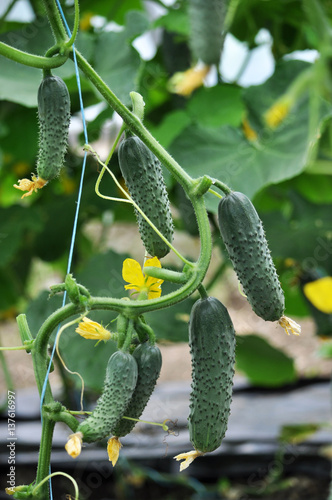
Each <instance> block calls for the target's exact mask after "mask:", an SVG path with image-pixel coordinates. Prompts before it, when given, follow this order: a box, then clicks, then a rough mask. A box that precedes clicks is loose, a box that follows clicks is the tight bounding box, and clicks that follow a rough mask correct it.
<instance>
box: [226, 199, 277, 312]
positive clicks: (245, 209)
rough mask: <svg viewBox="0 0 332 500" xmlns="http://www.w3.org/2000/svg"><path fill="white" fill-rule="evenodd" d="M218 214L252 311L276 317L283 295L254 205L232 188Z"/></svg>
mask: <svg viewBox="0 0 332 500" xmlns="http://www.w3.org/2000/svg"><path fill="white" fill-rule="evenodd" d="M218 217H219V228H220V232H221V236H222V238H223V240H224V243H225V246H226V248H227V251H228V254H229V257H230V259H231V261H232V264H233V266H234V269H235V272H236V274H237V276H238V278H239V280H240V283H241V284H242V287H243V291H244V293H245V294H246V296H247V299H248V301H249V303H250V305H251V307H252V309H253V311H254V312H255V313H256V314H257V315H258V316H260V317H261V318H263V319H264V320H265V321H277V320H278V319H280V318H281V317H282V316H283V314H284V309H285V298H284V294H283V291H282V288H281V286H280V282H279V279H278V275H277V271H276V268H275V266H274V264H273V261H272V258H271V255H270V250H269V247H268V243H267V241H266V238H265V233H264V228H263V224H262V221H261V220H260V218H259V216H258V214H257V212H256V209H255V207H254V206H253V204H252V203H251V201H250V200H249V198H247V196H245V195H244V194H242V193H238V192H233V193H231V194H228V195H226V196H224V198H223V199H222V200H221V201H220V203H219V208H218Z"/></svg>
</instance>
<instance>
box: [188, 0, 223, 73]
mask: <svg viewBox="0 0 332 500" xmlns="http://www.w3.org/2000/svg"><path fill="white" fill-rule="evenodd" d="M225 16H226V0H189V22H190V38H189V45H190V48H191V51H192V54H193V56H194V57H195V58H196V59H200V60H201V61H203V62H204V63H205V64H207V65H209V66H210V65H212V64H219V61H220V56H221V51H222V47H223V43H224V34H223V27H224V20H225Z"/></svg>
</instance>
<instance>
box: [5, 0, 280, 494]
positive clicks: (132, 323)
mask: <svg viewBox="0 0 332 500" xmlns="http://www.w3.org/2000/svg"><path fill="white" fill-rule="evenodd" d="M43 4H44V7H45V10H46V14H47V17H48V20H49V23H50V26H51V30H52V33H53V36H54V45H53V47H51V48H50V49H49V50H48V51H47V53H46V54H45V56H44V57H41V56H36V55H33V54H29V53H26V52H24V51H21V50H18V49H15V48H13V47H10V46H9V45H7V44H5V43H3V42H0V55H2V56H5V57H7V58H9V59H12V60H14V61H16V62H17V63H20V64H25V65H27V66H31V67H33V68H38V69H41V70H43V72H44V76H45V75H49V74H50V71H51V69H53V68H57V67H60V66H62V65H63V64H65V63H66V62H67V60H68V59H76V61H77V64H78V67H79V68H80V70H81V71H82V72H83V73H84V75H85V77H86V78H87V79H88V80H90V82H91V84H92V85H93V86H94V87H95V88H96V89H97V90H98V91H99V93H100V94H101V96H102V97H103V99H104V100H105V101H106V102H107V103H108V105H109V106H110V107H111V108H112V109H113V110H114V111H116V112H117V113H118V114H119V115H120V117H121V118H122V119H123V126H122V128H121V130H120V133H119V135H118V137H117V139H116V141H115V143H114V146H113V148H112V151H111V153H110V155H109V158H108V159H107V160H106V162H105V163H102V162H101V160H100V158H99V156H98V153H97V152H95V151H94V150H93V149H92V148H91V146H90V145H85V150H86V151H88V152H90V153H92V154H93V155H95V156H96V158H97V161H98V162H99V163H100V164H101V165H102V170H101V172H100V175H99V177H98V179H97V181H96V194H97V195H98V196H101V197H103V198H105V199H109V200H112V201H122V202H126V203H131V204H132V205H133V206H134V207H135V209H136V210H137V211H138V212H139V214H140V215H141V216H142V217H143V218H144V220H145V222H146V223H147V224H148V225H149V226H150V227H151V228H152V231H154V232H155V233H156V235H158V237H160V238H161V239H162V240H163V243H165V244H166V245H167V246H168V247H169V249H170V250H172V251H173V252H175V254H176V255H177V256H178V257H179V259H180V260H181V261H182V263H183V269H182V271H181V272H175V271H171V270H168V269H165V268H161V267H155V266H151V265H150V266H149V265H147V266H146V267H144V275H145V276H146V279H147V280H152V281H151V283H152V282H154V280H155V282H156V283H157V282H158V280H159V282H161V281H163V280H165V281H169V282H172V283H177V284H178V285H179V288H177V289H176V290H175V291H173V292H171V293H168V294H166V295H163V296H157V297H156V298H153V299H152V300H151V299H148V294H147V292H146V291H145V292H144V290H143V289H141V291H140V294H139V296H138V298H137V299H136V300H133V299H128V300H123V299H117V298H112V297H98V296H96V297H94V296H91V295H90V294H89V291H88V290H87V289H86V288H85V287H84V286H83V285H80V284H77V283H76V281H75V280H74V279H73V277H72V276H71V275H67V277H66V281H65V283H64V284H61V285H56V286H54V287H52V293H57V292H64V291H66V292H67V294H68V297H69V299H70V303H68V304H67V305H64V306H63V307H61V308H59V309H58V310H56V311H55V312H53V314H51V315H50V316H49V317H48V318H47V319H46V320H45V322H44V323H43V324H42V325H41V327H40V329H39V331H38V333H37V335H36V337H35V338H33V337H32V335H31V333H30V330H29V326H28V323H27V320H26V317H25V315H24V314H20V315H19V316H18V318H17V323H18V327H19V331H20V335H21V340H22V344H23V347H22V348H25V349H26V351H27V352H31V354H32V360H33V366H34V372H35V378H36V384H37V387H38V390H39V394H40V395H42V394H43V386H44V381H45V379H46V377H47V364H48V344H49V341H50V337H51V334H52V332H53V331H54V330H55V329H56V328H57V327H59V325H60V324H65V322H67V321H69V320H71V322H72V323H74V322H77V321H78V320H79V319H82V318H86V317H87V316H88V314H89V312H90V311H96V310H99V311H101V310H108V311H114V312H116V313H118V315H119V316H118V322H117V334H116V335H117V339H118V348H119V351H118V352H122V354H121V356H122V358H128V357H129V358H128V359H130V360H131V359H134V357H131V354H130V353H131V352H134V353H135V352H136V351H135V349H136V348H137V345H138V344H140V345H142V344H143V345H145V343H148V344H149V345H150V346H153V345H154V341H155V339H154V334H153V332H152V330H151V328H150V327H149V325H147V324H146V323H145V320H144V314H146V313H148V312H152V311H157V310H159V309H161V308H167V307H171V306H173V305H174V304H177V303H178V302H180V301H183V300H184V299H186V298H187V297H189V296H190V295H192V294H193V293H194V292H195V291H196V290H197V291H199V293H200V294H201V296H202V299H201V300H202V301H203V304H206V302H205V301H206V300H207V297H208V296H207V292H206V290H205V289H204V288H203V286H202V281H203V279H204V277H205V275H206V272H207V270H208V267H209V263H210V259H211V252H212V239H211V230H210V223H209V218H208V214H207V211H206V208H205V203H204V194H205V193H206V192H208V191H210V192H211V193H213V194H214V195H216V196H217V197H218V198H222V199H223V198H224V197H227V196H228V195H230V193H231V189H230V188H229V187H228V186H227V185H225V184H224V183H223V182H222V181H221V180H218V179H213V178H210V177H209V176H207V175H204V176H202V177H199V178H192V177H191V176H190V175H189V174H188V173H187V172H186V171H185V170H184V169H183V168H182V167H181V166H180V165H179V164H178V163H177V161H176V160H175V159H174V158H172V156H171V155H170V154H169V153H168V152H167V151H166V150H165V149H164V148H163V147H162V146H161V145H160V144H159V143H158V142H157V140H156V139H155V138H154V137H153V136H152V135H151V133H150V132H149V131H148V130H147V128H146V127H145V126H144V124H143V115H144V103H143V101H142V98H141V97H140V96H139V95H138V94H136V93H132V94H131V97H132V101H133V111H131V110H130V109H129V108H128V107H126V106H125V105H124V104H123V103H122V102H121V101H120V100H119V99H118V98H117V96H116V95H115V94H114V93H113V92H112V90H111V89H110V88H109V86H108V85H107V84H106V83H105V82H104V81H103V80H102V78H101V77H100V75H99V74H98V73H97V72H96V70H95V69H94V68H93V67H92V66H91V65H90V64H89V62H88V61H87V60H86V59H85V58H84V57H83V55H82V54H81V53H80V52H79V51H78V50H77V49H76V47H75V39H76V36H77V32H78V26H79V2H78V0H75V18H74V28H73V31H72V34H71V35H70V36H69V35H68V34H67V32H66V27H65V25H64V23H63V21H62V18H61V15H60V12H59V9H58V6H57V2H56V0H43ZM74 55H75V57H74ZM48 78H49V77H48ZM47 126H50V127H51V125H50V124H49V125H47ZM124 130H126V131H127V132H129V133H130V134H131V135H133V136H136V137H138V138H139V139H140V140H141V141H142V143H143V144H144V145H145V147H146V148H148V151H149V153H151V154H152V155H155V156H156V157H157V158H158V160H159V161H160V162H161V163H162V164H163V165H164V166H165V167H166V168H167V169H168V170H169V172H170V174H172V175H173V176H174V178H175V179H176V181H177V182H178V183H180V184H181V186H182V187H183V189H184V191H185V193H186V195H187V197H188V198H189V199H190V201H191V203H192V206H193V209H194V211H195V215H196V219H197V225H198V230H199V237H200V242H201V247H200V254H199V257H198V259H197V261H196V262H191V261H189V260H188V259H186V258H185V257H183V256H182V255H181V254H180V252H179V251H178V250H177V249H176V248H175V246H174V245H173V244H172V242H171V241H169V239H170V238H166V237H165V235H164V234H162V232H161V231H160V228H158V227H156V225H155V224H153V223H152V221H151V220H150V218H149V217H148V215H147V214H146V213H145V211H144V208H142V206H139V205H138V203H137V199H136V198H135V196H133V197H132V196H131V195H128V193H126V192H125V191H124V190H123V188H122V187H121V186H119V184H118V181H117V180H116V178H115V177H114V175H113V173H112V172H111V170H110V168H109V166H108V163H109V160H110V157H111V155H112V154H113V151H114V149H115V147H116V146H117V144H118V142H119V140H120V136H121V134H122V133H123V132H124ZM48 133H51V132H50V131H48ZM62 153H63V152H62ZM45 155H47V149H46V150H45ZM44 163H45V159H44ZM45 165H46V164H45ZM45 168H46V167H45ZM105 172H108V173H109V174H110V175H111V176H112V177H113V179H114V181H115V182H116V183H117V184H118V186H119V187H120V189H121V190H122V191H123V193H124V194H125V196H126V199H121V200H119V199H117V198H111V197H108V196H107V195H103V194H101V192H100V185H101V181H102V178H103V175H104V174H105ZM48 175H49V177H48V178H47V179H46V180H48V179H50V178H51V175H50V174H49V173H48ZM212 188H216V189H218V190H219V191H221V193H222V194H219V193H218V192H216V191H215V190H214V189H212ZM152 257H154V256H153V255H152ZM156 280H157V281H156ZM143 292H144V293H143ZM73 318H74V319H73ZM283 321H286V319H284V320H283ZM229 328H230V331H231V332H232V331H233V330H232V328H231V327H229ZM207 333H209V332H207ZM215 334H216V337H217V336H218V335H217V334H218V332H215ZM137 349H138V348H137ZM151 349H152V347H151ZM152 350H153V349H152ZM221 351H222V352H224V351H223V350H222V349H221ZM137 352H138V351H137ZM153 352H154V353H155V351H153ZM154 355H156V354H154ZM121 356H120V357H121ZM137 356H138V354H137ZM156 356H157V358H158V359H157V362H158V363H159V357H158V356H159V355H158V354H157V355H156ZM118 357H119V356H118ZM231 357H232V360H233V358H234V356H233V354H232V356H231ZM121 362H122V361H121ZM140 362H141V361H140ZM117 363H120V361H119V360H118V361H117ZM131 363H134V364H135V365H136V361H131ZM141 364H144V363H143V362H141ZM116 368H118V365H116ZM122 368H123V367H122ZM122 368H121V369H122ZM111 370H112V374H113V375H114V373H113V372H114V371H116V370H115V369H114V367H113V365H112V368H111ZM159 371H160V367H159V365H158V366H157V367H156V369H155V371H154V372H153V376H152V379H153V380H152V381H150V388H151V391H152V390H153V387H154V385H155V380H156V378H157V376H158V374H159ZM232 371H233V367H229V369H228V373H232ZM108 376H109V374H108ZM129 378H130V377H129ZM136 378H137V376H136ZM230 378H231V377H230V376H229V379H230ZM112 380H113V379H112ZM116 380H117V383H119V384H120V379H119V378H117V379H116ZM122 383H123V382H122ZM128 383H129V382H128ZM135 383H136V379H135V380H134V379H130V387H131V392H133V390H134V386H135ZM197 383H198V382H197ZM108 384H109V382H108V381H107V380H106V379H105V388H106V387H108ZM230 384H231V380H230ZM145 385H146V382H144V383H143V386H145ZM105 390H106V389H105ZM230 390H231V389H230V387H228V388H227V391H228V392H227V394H228V393H229V391H230ZM140 391H141V393H142V394H143V392H144V391H143V389H142V387H140ZM215 391H216V393H217V392H218V388H217V387H216V388H215ZM123 392H125V391H123ZM141 393H140V394H141ZM114 394H115V393H114ZM148 397H149V395H148V394H145V392H144V398H145V399H148ZM227 397H228V396H227ZM130 398H131V395H130V396H129V395H128V394H127V398H126V400H125V401H123V402H122V403H123V404H122V406H123V407H124V408H126V406H127V404H128V399H130ZM139 398H140V396H139ZM142 398H143V396H142V397H141V399H142ZM104 400H107V398H106V397H105V398H104V399H102V398H101V400H100V401H101V402H100V405H99V406H98V407H97V413H93V414H92V416H90V417H88V419H87V420H85V421H84V422H83V423H82V424H80V426H79V432H80V433H81V435H83V436H84V433H85V434H86V435H87V434H89V433H90V434H89V436H90V437H89V440H90V441H95V440H96V439H100V436H101V437H104V436H105V435H106V434H108V430H107V429H106V428H103V429H102V431H101V432H99V433H98V431H97V430H96V429H94V431H95V433H93V432H92V431H91V428H90V427H89V421H91V422H97V420H98V418H97V417H98V415H99V414H100V415H103V412H104V409H103V408H101V407H102V406H103V404H104V403H105V401H104ZM193 400H194V401H195V398H193ZM144 401H145V400H144ZM227 401H228V404H229V398H228V399H227ZM109 403H110V401H109V400H107V405H108V406H109ZM144 404H146V403H144ZM120 406H121V405H120ZM108 410H109V412H110V408H108ZM141 411H142V410H141V409H140V412H141ZM73 413H75V412H73ZM73 413H71V412H70V411H69V410H67V409H66V408H65V407H63V406H62V405H61V404H60V403H57V402H56V401H55V400H54V398H53V394H52V390H51V387H50V384H49V382H47V385H46V390H45V394H44V400H43V410H42V436H41V443H40V453H39V459H38V468H37V475H36V480H35V482H34V483H33V485H29V486H19V487H17V488H15V489H14V490H15V491H12V492H11V493H10V494H13V496H14V498H43V499H47V498H49V486H48V483H47V478H48V477H49V466H50V456H51V448H52V437H53V431H54V426H55V423H56V422H57V421H62V422H64V423H65V424H66V425H67V426H68V427H69V428H70V429H71V431H72V432H73V433H74V435H73V436H76V438H75V440H73V441H72V442H71V445H70V446H71V448H70V446H69V448H70V449H71V450H72V453H73V454H72V456H74V454H76V453H77V447H79V443H80V439H81V437H77V436H78V435H77V434H76V432H77V427H78V422H77V420H76V418H75V416H74V414H73ZM226 413H227V415H228V409H227V412H226ZM100 415H99V416H100ZM112 415H113V414H112ZM123 415H124V416H125V417H127V418H129V419H130V418H132V419H134V420H135V419H136V418H139V415H138V413H137V411H136V408H135V410H133V411H132V413H131V414H130V415H126V413H124V414H123V413H122V414H121V415H120V417H119V418H120V420H121V417H122V416H123ZM113 417H114V419H113V420H114V421H116V425H117V426H118V429H120V428H121V429H122V427H124V428H130V429H131V428H132V425H131V423H130V424H128V422H127V423H126V425H125V424H124V423H122V426H121V425H120V423H119V421H120V420H119V418H115V416H114V415H113ZM225 419H226V417H225ZM113 420H112V425H113V423H114V422H113ZM226 420H227V419H226ZM226 423H227V422H224V426H225V425H226ZM200 425H201V424H200ZM81 430H82V432H81ZM105 433H106V434H105ZM118 434H120V435H123V432H122V430H118ZM216 434H217V438H216V442H217V441H218V439H219V435H220V432H216ZM221 434H224V430H223V432H222V433H221ZM202 439H203V440H204V439H205V438H204V437H203V438H202ZM90 441H89V442H90ZM218 442H219V441H218ZM116 446H117V447H118V448H119V444H118V442H116ZM210 449H211V447H209V446H208V444H206V447H205V449H204V451H206V450H210ZM212 449H214V448H213V447H212ZM113 451H114V450H113ZM197 453H198V455H200V454H201V452H197ZM53 475H54V474H53ZM75 495H76V496H75V498H78V492H77V488H76V486H75Z"/></svg>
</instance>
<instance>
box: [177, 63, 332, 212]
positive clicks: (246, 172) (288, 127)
mask: <svg viewBox="0 0 332 500" xmlns="http://www.w3.org/2000/svg"><path fill="white" fill-rule="evenodd" d="M293 63H294V61H291V62H289V63H288V64H287V65H286V64H282V65H281V66H280V68H277V70H276V74H275V75H274V76H273V77H272V78H271V81H267V82H266V83H264V84H263V85H259V86H256V87H252V88H250V89H248V90H247V91H246V98H247V99H248V97H249V96H250V98H251V100H252V103H253V106H256V103H258V104H257V107H258V113H260V114H262V113H263V112H264V111H265V110H266V109H267V108H268V107H269V106H270V105H271V104H272V103H273V102H274V100H275V99H276V98H277V97H279V96H280V95H281V93H282V92H283V91H284V90H285V82H284V81H283V79H284V77H285V75H286V74H287V75H288V79H289V80H290V81H291V76H293V78H294V77H296V76H297V75H298V73H299V71H300V70H302V69H303V68H304V67H305V68H306V67H307V65H303V64H301V65H299V64H298V61H295V63H296V64H293ZM282 82H283V83H282ZM286 83H287V82H286ZM286 88H287V85H286ZM259 102H260V103H261V104H259ZM317 103H318V107H319V109H318V110H317V111H318V116H319V118H318V120H317V121H316V123H314V124H312V123H310V121H311V119H310V116H311V115H310V106H309V104H310V101H309V98H307V97H306V98H305V97H303V98H302V99H300V100H299V101H298V102H297V103H296V105H295V106H294V108H293V109H292V111H291V112H290V114H289V115H288V117H287V118H286V119H285V122H284V123H282V124H281V125H280V126H279V127H278V128H277V129H275V130H273V131H269V130H267V129H264V130H262V133H261V135H260V136H259V139H258V140H257V141H254V142H249V141H248V140H247V139H246V137H245V136H244V134H243V132H242V130H241V129H239V128H234V127H230V126H222V127H218V128H211V127H209V128H208V127H206V126H204V127H203V126H202V124H197V125H191V126H189V127H188V128H187V129H185V130H184V131H183V132H182V133H181V134H180V135H179V136H178V137H177V138H176V139H175V141H174V142H173V144H172V145H171V147H170V152H171V154H172V155H173V156H174V157H175V159H176V160H177V161H178V162H179V163H180V165H181V166H182V167H183V168H185V169H186V170H187V171H188V172H189V174H190V175H192V176H194V177H199V176H200V175H201V174H202V165H204V173H206V174H208V175H210V176H212V177H216V178H219V179H220V180H222V181H223V182H225V183H226V184H228V185H229V186H230V187H231V188H232V189H234V190H237V191H241V192H243V193H245V194H246V195H247V196H249V197H253V196H254V195H255V193H257V192H258V191H259V190H260V189H262V188H263V187H264V186H267V185H269V184H273V183H278V182H280V181H283V180H285V179H291V178H293V177H295V176H296V175H298V174H299V173H300V172H302V171H303V170H304V168H305V167H306V165H307V162H308V160H309V159H310V155H311V152H312V148H313V146H314V144H315V142H316V141H317V138H318V137H319V136H320V133H321V130H322V128H323V126H324V124H325V121H326V120H327V119H328V118H329V117H330V116H331V115H332V107H331V105H330V104H328V103H327V102H326V101H324V100H322V99H320V100H319V101H317ZM210 113H211V115H213V114H214V108H213V107H212V106H211V108H210ZM198 118H199V117H198ZM211 120H212V119H211ZM309 124H310V127H309ZM217 205H218V200H217V199H216V198H214V197H212V196H211V195H209V196H208V197H207V206H208V208H209V209H210V210H212V211H216V208H217Z"/></svg>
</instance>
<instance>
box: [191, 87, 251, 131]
mask: <svg viewBox="0 0 332 500" xmlns="http://www.w3.org/2000/svg"><path fill="white" fill-rule="evenodd" d="M187 109H188V113H189V115H190V116H191V117H192V118H193V120H194V121H195V122H197V123H199V124H200V125H202V126H204V127H219V126H221V125H232V126H233V127H238V126H239V125H241V122H242V119H243V116H244V113H245V107H244V103H243V100H242V96H241V89H239V88H237V87H233V86H231V85H217V86H215V87H211V88H201V89H199V90H198V91H197V92H196V93H195V94H194V95H193V97H192V99H191V100H190V101H189V103H188V106H187Z"/></svg>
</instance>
